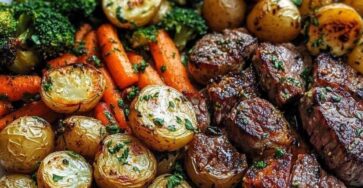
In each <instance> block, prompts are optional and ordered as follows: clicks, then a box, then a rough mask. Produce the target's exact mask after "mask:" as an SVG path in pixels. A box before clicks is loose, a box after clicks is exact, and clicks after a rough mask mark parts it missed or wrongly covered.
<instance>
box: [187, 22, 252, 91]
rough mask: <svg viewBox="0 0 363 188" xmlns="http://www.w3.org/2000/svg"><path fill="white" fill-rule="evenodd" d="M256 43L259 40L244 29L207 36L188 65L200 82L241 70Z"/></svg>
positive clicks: (193, 51)
mask: <svg viewBox="0 0 363 188" xmlns="http://www.w3.org/2000/svg"><path fill="white" fill-rule="evenodd" d="M256 46H257V39H256V38H254V37H252V36H251V35H250V34H248V32H247V30H246V29H244V28H240V29H226V30H224V31H223V33H212V34H207V35H205V36H204V37H203V38H202V39H200V40H199V41H198V42H197V43H196V45H195V46H194V47H193V49H192V51H191V53H190V54H189V63H188V68H189V72H190V73H191V75H192V77H193V78H194V79H195V80H196V81H197V82H199V83H200V84H207V83H208V82H209V80H210V79H211V78H214V77H215V76H219V75H224V74H227V73H229V72H239V71H241V70H242V68H243V66H244V65H245V62H246V60H247V59H249V58H250V57H251V55H252V53H253V52H254V50H255V48H256Z"/></svg>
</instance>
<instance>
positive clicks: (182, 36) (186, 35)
mask: <svg viewBox="0 0 363 188" xmlns="http://www.w3.org/2000/svg"><path fill="white" fill-rule="evenodd" d="M160 24H161V26H162V27H163V28H165V29H166V30H167V31H168V32H171V33H173V34H174V42H175V44H176V45H177V47H178V48H179V49H180V50H182V49H184V47H185V45H186V44H187V42H188V41H190V40H193V39H195V37H197V36H201V35H203V34H205V33H206V32H207V29H208V28H207V25H206V23H205V20H204V19H203V18H202V16H200V15H199V14H198V13H196V12H195V11H194V10H193V9H187V8H178V7H175V8H174V9H173V10H172V11H170V12H169V13H168V14H166V16H165V17H164V18H163V20H162V21H161V23H160Z"/></svg>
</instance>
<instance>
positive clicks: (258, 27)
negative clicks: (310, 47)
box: [221, 0, 301, 43]
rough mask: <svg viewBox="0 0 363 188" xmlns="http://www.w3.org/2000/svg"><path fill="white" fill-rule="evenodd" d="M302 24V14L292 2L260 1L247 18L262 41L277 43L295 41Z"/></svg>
mask: <svg viewBox="0 0 363 188" xmlns="http://www.w3.org/2000/svg"><path fill="white" fill-rule="evenodd" d="M221 16H222V15H221ZM300 24H301V16H300V12H299V10H298V9H297V7H296V6H295V4H294V3H293V2H291V0H260V1H259V2H258V3H257V4H256V5H255V7H253V9H252V11H251V12H250V14H249V15H248V18H247V29H248V30H249V31H250V32H251V33H253V34H255V35H256V36H257V38H259V39H260V40H263V41H270V42H276V43H281V42H289V41H291V40H293V39H295V38H296V37H297V36H298V35H299V33H300Z"/></svg>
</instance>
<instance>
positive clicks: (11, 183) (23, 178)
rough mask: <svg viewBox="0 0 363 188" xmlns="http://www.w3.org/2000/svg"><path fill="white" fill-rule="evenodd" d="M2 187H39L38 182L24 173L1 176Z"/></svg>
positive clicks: (0, 184)
mask: <svg viewBox="0 0 363 188" xmlns="http://www.w3.org/2000/svg"><path fill="white" fill-rule="evenodd" d="M0 187H1V188H17V187H21V188H37V184H36V183H35V181H34V180H32V179H31V178H30V176H27V175H23V174H12V175H5V176H3V177H1V178H0Z"/></svg>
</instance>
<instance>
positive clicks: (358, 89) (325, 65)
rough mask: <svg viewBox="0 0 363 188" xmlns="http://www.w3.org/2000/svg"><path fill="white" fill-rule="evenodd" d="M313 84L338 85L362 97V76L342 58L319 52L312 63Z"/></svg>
mask: <svg viewBox="0 0 363 188" xmlns="http://www.w3.org/2000/svg"><path fill="white" fill-rule="evenodd" d="M314 85H315V86H329V85H331V86H340V87H344V88H345V89H347V90H349V91H350V92H352V93H353V94H354V95H355V96H357V97H359V98H361V99H363V76H362V75H361V74H359V72H357V71H356V70H354V69H353V68H352V67H351V66H349V65H348V64H347V63H346V62H344V60H343V59H342V58H335V57H332V56H331V55H329V54H321V55H319V56H318V57H317V58H316V59H315V64H314Z"/></svg>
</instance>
